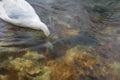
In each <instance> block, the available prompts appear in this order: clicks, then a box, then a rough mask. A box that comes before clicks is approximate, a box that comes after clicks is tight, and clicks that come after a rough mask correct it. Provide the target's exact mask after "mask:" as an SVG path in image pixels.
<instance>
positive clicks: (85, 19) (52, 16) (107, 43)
mask: <svg viewBox="0 0 120 80" xmlns="http://www.w3.org/2000/svg"><path fill="white" fill-rule="evenodd" d="M27 1H28V2H29V3H30V4H31V5H32V6H33V7H34V9H35V10H36V12H37V14H38V15H39V16H40V18H41V20H42V21H43V22H44V23H46V24H47V25H48V27H49V29H50V31H51V35H53V36H56V37H57V38H56V39H54V40H52V39H51V38H43V37H41V36H40V35H39V31H37V32H36V30H32V29H27V28H21V27H17V26H14V25H11V24H7V23H5V22H3V21H0V53H1V54H2V53H18V52H24V51H29V50H31V51H38V52H43V53H45V51H46V47H45V46H44V44H46V42H50V43H51V44H52V45H53V46H54V47H53V49H52V50H51V53H55V54H57V55H62V53H64V51H65V50H66V49H68V48H70V47H72V46H76V45H84V46H91V47H94V48H96V49H97V51H98V52H99V54H100V55H101V56H103V57H106V58H111V59H112V58H113V60H117V61H120V59H119V56H120V54H119V51H120V50H119V47H120V27H119V26H120V15H119V11H120V10H119V6H120V2H117V0H116V1H112V0H111V1H107V0H106V1H104V0H103V1H99V2H98V1H97V0H71V1H70V0H27ZM107 28H108V30H106V29H107ZM105 30H106V31H108V32H106V31H105ZM106 53H107V54H106Z"/></svg>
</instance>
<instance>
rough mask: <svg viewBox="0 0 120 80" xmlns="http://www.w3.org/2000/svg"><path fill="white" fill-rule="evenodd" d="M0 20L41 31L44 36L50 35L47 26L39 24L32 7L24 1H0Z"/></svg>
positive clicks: (39, 21)
mask: <svg viewBox="0 0 120 80" xmlns="http://www.w3.org/2000/svg"><path fill="white" fill-rule="evenodd" d="M0 18H1V19H2V20H4V21H6V22H9V23H12V24H14V25H18V26H22V27H28V28H32V29H38V30H43V32H44V34H45V35H46V36H48V35H49V34H50V31H49V29H48V28H47V26H46V25H45V24H44V23H43V22H41V20H40V18H39V16H38V15H37V14H36V12H35V10H34V9H33V7H32V6H31V5H30V4H29V3H28V2H27V1H25V0H2V1H0Z"/></svg>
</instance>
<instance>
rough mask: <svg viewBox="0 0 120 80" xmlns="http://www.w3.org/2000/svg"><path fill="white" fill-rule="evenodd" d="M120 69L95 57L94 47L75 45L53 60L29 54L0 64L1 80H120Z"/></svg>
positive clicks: (37, 54)
mask: <svg viewBox="0 0 120 80" xmlns="http://www.w3.org/2000/svg"><path fill="white" fill-rule="evenodd" d="M119 66H120V63H115V64H112V63H109V61H108V60H105V59H103V58H101V57H100V56H98V55H96V51H95V50H94V49H93V48H91V47H84V46H76V47H73V48H71V49H68V50H67V51H66V54H65V56H62V57H60V58H57V59H51V60H47V57H45V56H44V55H43V54H39V53H37V52H31V51H28V52H26V53H24V54H23V55H21V56H19V57H15V58H13V57H8V59H7V60H4V61H2V62H1V63H0V80H119V79H120V77H119V73H120V72H119V70H120V67H119ZM111 75H112V76H111Z"/></svg>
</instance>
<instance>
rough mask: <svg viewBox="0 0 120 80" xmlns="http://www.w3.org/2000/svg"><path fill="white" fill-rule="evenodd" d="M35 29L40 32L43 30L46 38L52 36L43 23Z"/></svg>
mask: <svg viewBox="0 0 120 80" xmlns="http://www.w3.org/2000/svg"><path fill="white" fill-rule="evenodd" d="M35 28H36V29H38V30H42V31H43V32H44V34H45V35H46V36H49V35H50V31H49V29H48V27H47V25H46V24H44V23H43V22H40V23H39V24H37V25H36V26H35Z"/></svg>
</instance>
